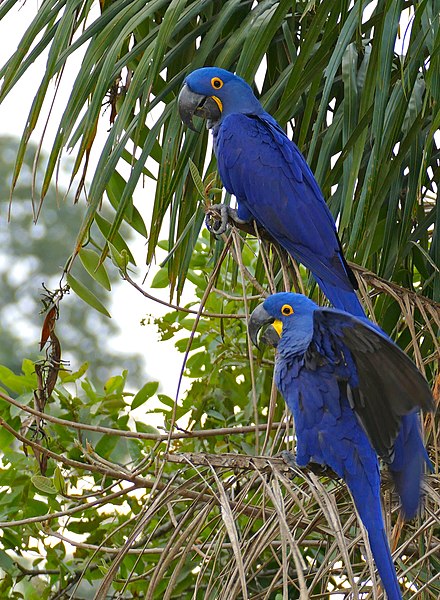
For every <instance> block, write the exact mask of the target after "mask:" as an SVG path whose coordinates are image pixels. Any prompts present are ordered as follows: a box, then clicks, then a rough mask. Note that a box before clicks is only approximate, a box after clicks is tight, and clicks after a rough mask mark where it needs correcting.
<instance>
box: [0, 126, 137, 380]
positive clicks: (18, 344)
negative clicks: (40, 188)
mask: <svg viewBox="0 0 440 600" xmlns="http://www.w3.org/2000/svg"><path fill="white" fill-rule="evenodd" d="M17 147H18V140H14V139H12V138H0V198H1V204H2V206H1V214H2V215H3V217H4V218H3V219H2V220H1V222H0V243H1V248H2V251H1V254H2V260H1V265H0V280H1V289H2V305H1V308H0V317H1V322H2V323H3V327H2V329H3V333H2V345H1V347H0V364H2V365H5V366H6V367H8V368H10V369H11V370H12V371H15V372H17V371H19V370H20V368H21V362H22V358H23V357H24V356H26V357H29V358H30V357H32V358H33V359H34V360H37V359H39V358H41V353H40V352H39V348H38V344H39V341H40V338H41V326H42V322H43V319H42V317H40V316H39V313H40V312H41V311H42V310H43V304H42V302H41V298H42V296H43V295H45V294H46V292H45V290H44V288H43V285H44V286H46V287H47V288H49V289H52V290H55V289H57V287H58V286H59V285H60V278H61V274H62V268H63V264H64V263H65V262H66V260H67V259H68V257H69V255H70V254H71V252H72V246H73V244H74V242H75V235H76V231H77V230H78V228H79V226H80V223H81V213H80V211H79V210H78V209H77V207H75V206H72V204H71V203H69V201H68V200H67V199H66V198H65V192H63V191H62V189H61V190H60V189H59V190H58V191H57V190H56V189H55V186H50V188H49V190H48V196H47V202H46V204H45V208H44V211H43V212H42V213H41V215H40V216H39V218H38V221H37V223H36V224H34V223H33V214H32V210H31V198H32V166H33V163H34V159H35V154H36V152H37V148H36V147H35V145H33V144H30V145H29V147H28V150H27V152H26V154H25V158H24V164H23V169H22V176H21V177H20V179H19V181H18V182H17V186H16V188H15V195H14V204H13V206H12V207H11V211H12V214H11V218H10V222H8V218H7V215H8V199H9V187H10V173H11V171H12V168H13V162H14V155H15V153H16V151H17ZM42 158H43V160H44V157H42ZM42 177H43V173H42V171H41V170H39V171H38V172H37V181H41V179H42ZM126 235H127V237H128V232H127V234H126ZM75 274H77V277H80V278H81V279H82V281H83V282H84V283H85V285H87V286H88V288H90V290H91V291H92V292H94V293H95V294H99V292H98V288H99V285H98V284H97V283H96V281H95V280H94V279H93V278H92V277H90V276H89V275H88V274H87V273H85V272H84V270H82V271H81V270H80V269H78V268H76V270H75ZM110 281H111V282H112V283H113V284H115V283H116V282H118V281H119V277H118V276H117V271H116V269H113V270H112V271H110V279H109V282H110ZM62 313H63V329H62V356H63V358H64V359H66V360H67V361H68V362H69V364H70V365H71V366H72V367H73V368H74V369H77V368H78V367H79V366H80V365H81V364H83V363H85V362H87V361H89V359H90V357H93V362H92V364H91V366H90V368H91V374H93V375H96V374H97V373H100V377H101V378H102V379H104V380H105V379H107V377H108V376H109V375H110V373H109V365H111V364H112V363H113V362H114V360H115V359H116V354H115V353H112V352H111V351H110V350H109V349H108V348H104V347H103V344H102V341H101V340H102V339H108V338H109V336H111V335H115V333H116V331H117V326H116V325H115V324H114V323H113V322H112V321H110V320H109V319H108V318H105V317H103V316H102V315H100V314H99V313H98V312H97V311H90V312H88V313H87V314H84V304H83V302H82V301H81V300H79V299H78V297H77V296H75V295H74V294H71V296H70V298H69V301H68V302H64V303H63V304H62ZM12 348H13V349H14V352H11V349H12ZM141 361H142V359H141V357H140V356H134V355H132V356H126V357H124V364H125V366H126V368H127V369H128V370H129V371H130V373H131V376H132V377H133V378H136V379H137V381H138V385H139V384H140V383H141V382H142V378H141V372H142V368H143V365H142V362H141Z"/></svg>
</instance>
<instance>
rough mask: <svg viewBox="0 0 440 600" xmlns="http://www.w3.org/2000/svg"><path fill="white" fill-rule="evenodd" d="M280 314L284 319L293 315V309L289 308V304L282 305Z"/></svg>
mask: <svg viewBox="0 0 440 600" xmlns="http://www.w3.org/2000/svg"><path fill="white" fill-rule="evenodd" d="M281 313H282V314H283V315H284V316H285V317H290V315H293V308H292V307H291V306H290V304H283V306H282V307H281Z"/></svg>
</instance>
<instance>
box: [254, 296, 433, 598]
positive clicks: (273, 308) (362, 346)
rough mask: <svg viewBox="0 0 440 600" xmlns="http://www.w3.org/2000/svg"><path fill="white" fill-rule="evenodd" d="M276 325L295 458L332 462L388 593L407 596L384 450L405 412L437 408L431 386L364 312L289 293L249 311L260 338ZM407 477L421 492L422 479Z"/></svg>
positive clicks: (280, 383) (388, 451) (278, 368)
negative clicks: (383, 477)
mask: <svg viewBox="0 0 440 600" xmlns="http://www.w3.org/2000/svg"><path fill="white" fill-rule="evenodd" d="M269 323H272V324H273V326H274V327H275V329H276V330H277V331H278V333H279V334H280V336H281V337H280V340H279V342H278V344H277V354H276V361H275V381H276V385H277V387H278V389H279V390H280V392H281V394H282V395H283V397H284V399H285V401H286V403H287V405H288V407H289V409H290V410H291V411H292V413H293V417H294V419H295V427H296V438H297V446H296V462H297V464H298V465H299V466H305V465H306V464H307V463H309V462H310V461H312V462H316V463H319V464H321V465H327V466H329V467H330V468H331V469H333V471H334V472H335V473H336V474H337V475H338V476H339V477H342V478H343V479H344V481H345V482H346V484H347V486H348V488H349V490H350V492H351V494H352V496H353V499H354V502H355V504H356V508H357V510H358V513H359V516H360V518H361V519H362V522H363V523H364V525H365V528H366V529H367V532H368V538H369V541H370V546H371V550H372V553H373V556H374V559H375V562H376V565H377V569H378V571H379V574H380V577H381V579H382V583H383V586H384V588H385V590H386V593H387V595H388V600H401V598H402V595H401V592H400V589H399V584H398V581H397V576H396V571H395V568H394V564H393V560H392V557H391V553H390V548H389V545H388V541H387V537H386V533H385V528H384V523H383V518H382V510H381V502H380V474H379V464H378V458H377V455H379V456H380V457H381V458H382V459H383V460H384V461H386V462H390V461H392V459H393V454H394V445H395V440H396V437H397V434H398V432H399V430H400V427H401V420H402V417H403V416H404V415H408V414H410V413H411V414H415V415H416V416H417V410H418V409H419V408H422V409H424V410H432V409H433V399H432V395H431V390H430V389H429V386H428V384H427V382H426V380H425V379H424V377H423V376H422V374H421V373H420V372H419V371H418V369H417V368H416V366H415V365H414V364H413V362H412V361H411V360H410V359H409V358H408V357H407V356H406V354H404V353H403V352H402V351H401V350H400V349H399V347H398V346H396V345H395V344H394V343H393V342H392V341H391V340H390V339H389V338H388V337H387V336H385V335H382V334H381V333H380V332H379V331H378V330H377V329H376V328H375V327H374V326H373V324H371V325H369V324H368V323H367V322H366V320H365V319H362V320H361V319H358V318H356V317H353V316H351V315H349V314H347V313H346V312H342V311H339V310H334V309H329V308H321V307H318V306H317V305H316V304H315V303H314V302H312V300H310V299H309V298H306V297H305V296H303V295H301V294H293V293H288V292H282V293H278V294H274V295H273V296H269V298H267V299H266V300H265V301H264V303H263V304H261V305H259V306H258V307H257V308H256V309H255V310H254V311H253V313H252V314H251V317H250V320H249V334H250V337H251V339H252V341H253V342H254V344H256V345H258V332H259V330H260V329H261V328H262V327H263V326H264V325H267V324H269ZM423 450H424V449H423ZM409 484H410V486H411V487H413V488H414V490H413V494H414V495H415V496H417V499H419V496H420V481H419V480H415V481H411V482H409Z"/></svg>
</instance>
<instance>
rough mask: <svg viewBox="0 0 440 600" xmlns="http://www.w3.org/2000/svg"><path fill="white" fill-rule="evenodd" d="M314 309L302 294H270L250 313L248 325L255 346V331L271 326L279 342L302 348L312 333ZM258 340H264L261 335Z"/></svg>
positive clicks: (308, 341) (256, 341)
mask: <svg viewBox="0 0 440 600" xmlns="http://www.w3.org/2000/svg"><path fill="white" fill-rule="evenodd" d="M317 308H318V307H317V305H316V304H315V303H314V302H313V301H312V300H310V298H307V297H306V296H303V294H294V293H292V292H280V293H278V294H273V295H272V296H269V297H268V298H266V300H265V301H264V302H263V304H260V305H259V306H257V308H256V309H255V310H254V311H253V312H252V314H251V316H250V319H249V324H248V330H249V335H250V338H251V340H252V342H253V343H254V344H255V345H256V346H257V347H258V333H259V332H260V330H261V329H263V327H265V326H267V325H272V326H273V328H274V329H275V330H276V331H277V333H278V335H279V336H280V337H281V340H282V342H287V343H288V344H289V345H290V346H291V349H292V350H299V349H302V348H303V347H304V348H305V347H307V346H308V345H309V343H310V340H311V339H312V336H313V313H314V311H315V310H316V309H317ZM261 339H262V341H265V339H264V337H262V338H261ZM271 345H275V344H271ZM281 345H282V346H285V344H281Z"/></svg>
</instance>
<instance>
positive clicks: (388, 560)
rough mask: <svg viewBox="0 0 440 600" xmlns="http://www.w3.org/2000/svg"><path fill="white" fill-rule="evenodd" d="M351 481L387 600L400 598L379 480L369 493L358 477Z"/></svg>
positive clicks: (354, 497) (398, 599) (351, 487)
mask: <svg viewBox="0 0 440 600" xmlns="http://www.w3.org/2000/svg"><path fill="white" fill-rule="evenodd" d="M351 483H352V485H350V482H349V481H348V480H347V484H348V486H349V488H350V491H351V493H352V495H353V499H354V502H355V504H356V508H357V510H358V512H359V516H360V518H361V519H362V522H363V524H364V525H365V528H366V530H367V532H368V540H369V542H370V548H371V552H372V554H373V558H374V562H375V563H376V567H377V570H378V572H379V575H380V578H381V581H382V585H383V588H384V589H385V591H386V593H387V597H388V600H402V593H401V591H400V586H399V582H398V580H397V575H396V569H395V567H394V563H393V558H392V556H391V551H390V547H389V544H388V539H387V536H386V533H385V526H384V522H383V517H382V507H381V503H380V491H379V482H377V489H376V490H374V489H372V488H370V490H369V491H370V493H368V489H367V486H365V485H361V486H360V485H359V478H357V479H356V480H355V481H352V482H351Z"/></svg>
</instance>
